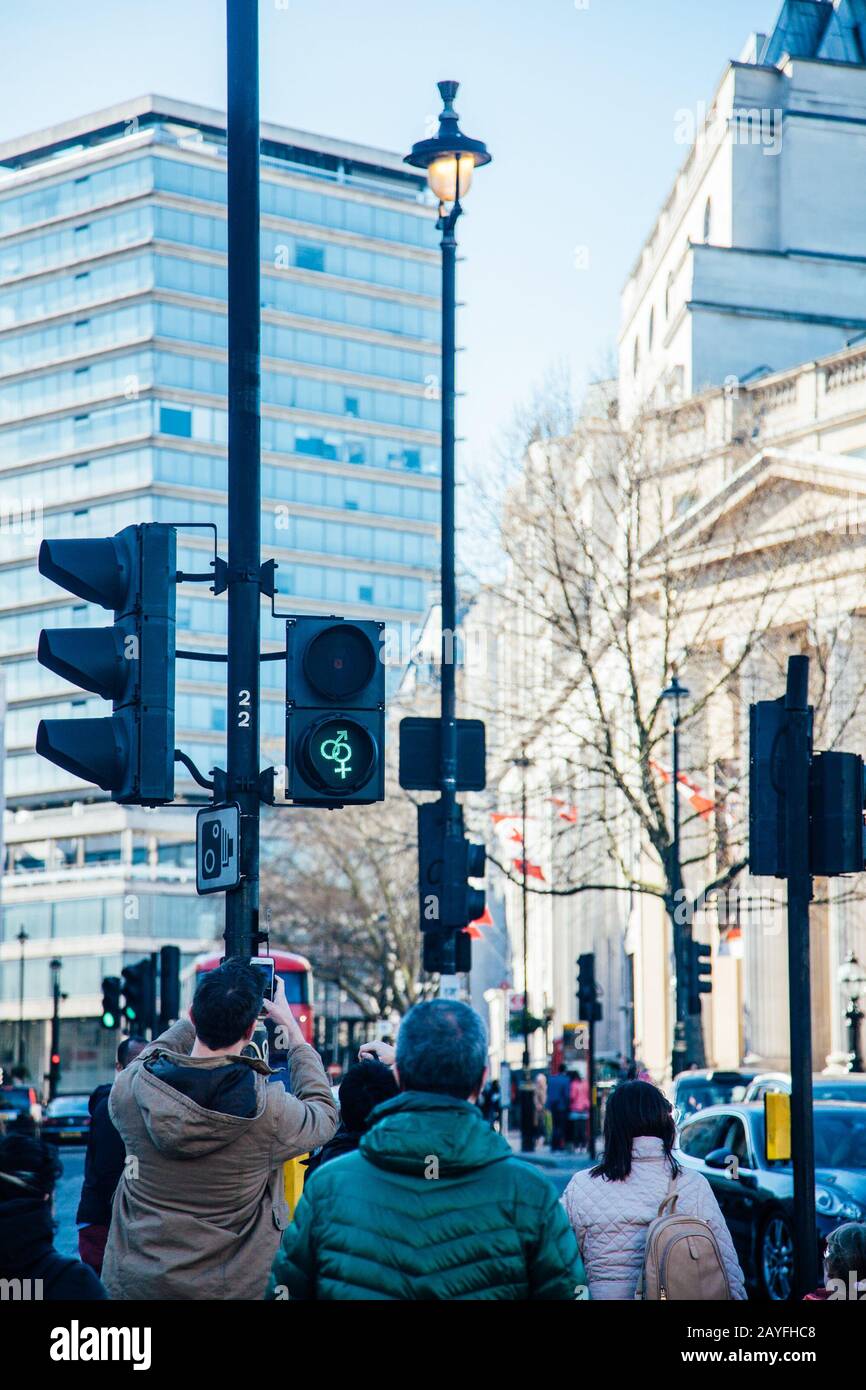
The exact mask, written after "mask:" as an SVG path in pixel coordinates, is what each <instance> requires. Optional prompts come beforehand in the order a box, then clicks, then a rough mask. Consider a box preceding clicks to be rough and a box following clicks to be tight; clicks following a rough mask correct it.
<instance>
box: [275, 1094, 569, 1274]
mask: <svg viewBox="0 0 866 1390" xmlns="http://www.w3.org/2000/svg"><path fill="white" fill-rule="evenodd" d="M375 1115H376V1117H377V1118H376V1123H375V1125H374V1127H373V1128H372V1129H371V1130H369V1131H368V1133H367V1134H365V1135H364V1138H363V1139H362V1140H361V1145H360V1149H359V1150H358V1152H357V1153H353V1154H347V1155H346V1156H345V1157H343V1158H337V1159H334V1160H333V1161H332V1162H331V1163H328V1164H325V1165H323V1166H322V1167H321V1168H320V1169H319V1170H318V1171H317V1172H316V1173H314V1174H313V1176H312V1177H311V1178H310V1180H309V1182H308V1183H307V1184H306V1186H305V1188H304V1195H303V1197H302V1198H301V1200H300V1202H299V1203H298V1207H297V1210H296V1212H295V1219H294V1222H293V1223H292V1225H291V1226H290V1227H289V1228H288V1229H287V1230H286V1231H284V1233H283V1238H282V1243H281V1246H280V1249H279V1250H278V1252H277V1256H276V1259H275V1260H274V1265H273V1269H272V1271H271V1278H270V1283H269V1284H268V1290H267V1294H266V1297H267V1298H269V1299H317V1298H318V1299H463V1298H472V1299H475V1298H478V1299H575V1298H585V1297H587V1294H586V1292H585V1275H584V1270H583V1263H582V1261H581V1258H580V1253H579V1251H578V1248H577V1244H576V1242H575V1239H574V1235H573V1234H572V1231H571V1228H570V1226H569V1223H568V1221H567V1219H566V1216H565V1212H564V1210H563V1208H562V1207H561V1205H560V1203H559V1201H558V1200H557V1196H556V1193H555V1191H554V1189H553V1187H552V1185H551V1184H550V1183H549V1182H548V1180H547V1178H545V1177H544V1176H543V1175H542V1174H541V1173H538V1172H536V1171H535V1169H533V1168H532V1167H531V1166H530V1165H529V1164H527V1163H522V1162H520V1160H519V1159H516V1158H515V1157H514V1156H513V1155H512V1152H511V1147H510V1145H509V1144H508V1141H507V1140H506V1139H505V1138H503V1136H502V1135H501V1134H496V1133H495V1132H494V1131H493V1130H492V1129H491V1128H490V1127H489V1125H487V1123H486V1122H485V1121H484V1120H483V1119H482V1117H481V1115H480V1113H479V1111H478V1110H477V1109H476V1107H475V1106H474V1105H469V1104H468V1103H467V1102H466V1101H460V1100H454V1099H452V1098H451V1097H450V1096H441V1095H431V1094H427V1093H425V1092H421V1091H407V1092H405V1093H404V1094H402V1095H399V1096H395V1098H394V1099H393V1100H389V1101H386V1102H385V1103H384V1104H383V1105H380V1106H379V1107H378V1108H377V1110H376V1111H375Z"/></svg>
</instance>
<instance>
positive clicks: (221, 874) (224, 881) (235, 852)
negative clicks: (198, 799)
mask: <svg viewBox="0 0 866 1390" xmlns="http://www.w3.org/2000/svg"><path fill="white" fill-rule="evenodd" d="M240 827H241V813H240V807H239V806H238V804H237V802H232V803H231V804H230V805H228V806H206V807H203V808H202V810H200V811H199V813H198V815H197V816H196V818H195V887H196V892H197V893H224V892H225V890H226V889H227V888H237V886H238V884H239V883H240V881H241V862H240Z"/></svg>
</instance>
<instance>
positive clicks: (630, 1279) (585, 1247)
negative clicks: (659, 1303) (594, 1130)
mask: <svg viewBox="0 0 866 1390" xmlns="http://www.w3.org/2000/svg"><path fill="white" fill-rule="evenodd" d="M670 1180H671V1171H670V1165H669V1164H668V1162H667V1160H666V1158H665V1154H664V1146H663V1144H662V1141H661V1139H653V1138H650V1137H649V1136H642V1137H640V1138H638V1139H635V1141H634V1145H633V1147H632V1164H631V1172H630V1173H629V1175H628V1177H627V1178H626V1179H625V1180H624V1181H623V1182H607V1181H606V1180H605V1179H604V1178H591V1177H590V1175H589V1170H588V1169H584V1170H583V1171H582V1172H580V1173H575V1175H574V1177H573V1178H572V1179H571V1182H570V1183H569V1184H568V1187H567V1188H566V1189H565V1192H564V1193H563V1196H562V1204H563V1206H564V1207H565V1210H566V1212H567V1213H568V1219H569V1221H570V1222H571V1225H572V1229H573V1231H574V1234H575V1236H576V1237H577V1243H578V1245H579V1246H580V1251H581V1254H582V1255H583V1262H584V1264H585V1266H586V1272H587V1278H588V1280H589V1292H590V1297H591V1298H600V1299H625V1298H634V1293H635V1289H636V1288H637V1282H638V1278H639V1276H640V1271H641V1267H642V1265H643V1257H644V1250H645V1247H646V1236H647V1228H648V1226H649V1223H650V1222H651V1221H652V1220H653V1218H654V1217H655V1216H657V1215H658V1209H659V1203H660V1202H661V1201H662V1200H663V1198H664V1197H665V1196H666V1195H667V1192H668V1185H669V1183H670ZM675 1191H676V1192H677V1193H679V1200H678V1202H677V1213H678V1214H681V1213H685V1214H687V1215H689V1216H699V1217H701V1219H702V1220H704V1221H707V1222H708V1223H709V1225H710V1226H711V1227H712V1230H713V1234H714V1235H715V1237H716V1240H717V1241H718V1242H719V1249H720V1251H721V1254H722V1259H723V1260H724V1263H725V1269H726V1270H727V1273H728V1283H729V1285H730V1288H731V1294H732V1296H733V1297H734V1298H737V1299H744V1298H745V1297H746V1290H745V1287H744V1284H743V1273H742V1270H741V1269H740V1264H739V1261H738V1259H737V1255H736V1252H735V1250H734V1246H733V1242H732V1240H731V1237H730V1233H729V1231H728V1228H727V1226H726V1225H725V1220H724V1217H723V1216H722V1213H721V1211H720V1210H719V1204H718V1202H717V1201H716V1199H715V1196H714V1195H713V1190H712V1188H711V1187H710V1184H709V1183H708V1182H707V1180H706V1178H705V1177H703V1176H702V1175H701V1174H700V1173H696V1172H694V1171H693V1170H691V1169H688V1168H681V1170H680V1175H679V1177H678V1178H677V1182H676V1188H675Z"/></svg>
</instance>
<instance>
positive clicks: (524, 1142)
mask: <svg viewBox="0 0 866 1390" xmlns="http://www.w3.org/2000/svg"><path fill="white" fill-rule="evenodd" d="M514 766H515V767H519V768H520V770H521V772H522V774H523V777H522V782H521V789H520V814H521V820H522V825H521V835H522V837H523V883H522V885H521V889H520V896H521V904H522V908H523V1059H522V1066H523V1074H522V1076H521V1079H520V1148H521V1151H522V1152H523V1153H531V1152H532V1150H533V1149H534V1148H535V1092H534V1089H533V1085H532V1068H531V1067H530V1064H529V888H528V886H527V882H526V774H527V771H528V769H529V768H530V767H531V766H532V764H531V762H530V760H529V758H527V756H526V754H525V753H524V754H523V756H522V757H520V758H515V759H514Z"/></svg>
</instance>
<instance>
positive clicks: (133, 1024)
mask: <svg viewBox="0 0 866 1390" xmlns="http://www.w3.org/2000/svg"><path fill="white" fill-rule="evenodd" d="M121 974H122V975H123V985H122V991H121V992H122V994H123V1018H124V1021H125V1023H126V1024H127V1025H128V1027H129V1029H130V1031H131V1032H136V1033H138V1034H139V1035H140V1036H144V1034H145V1033H146V1032H147V1031H148V1030H149V1029H152V1028H153V1018H154V1004H155V998H154V995H155V990H154V969H153V962H152V961H151V959H150V957H149V956H145V958H144V960H139V961H136V962H135V964H134V965H125V966H124V967H123V970H122V971H121Z"/></svg>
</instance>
